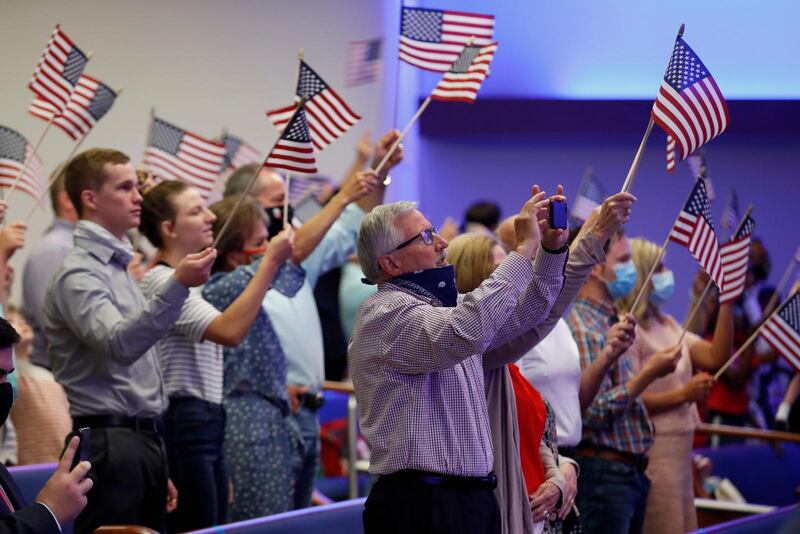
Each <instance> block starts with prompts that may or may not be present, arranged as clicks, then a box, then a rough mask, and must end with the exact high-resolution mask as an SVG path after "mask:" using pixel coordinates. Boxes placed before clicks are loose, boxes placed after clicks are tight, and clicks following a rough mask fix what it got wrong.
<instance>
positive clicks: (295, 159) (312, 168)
mask: <svg viewBox="0 0 800 534" xmlns="http://www.w3.org/2000/svg"><path fill="white" fill-rule="evenodd" d="M264 166H265V167H269V168H271V169H285V170H287V171H291V172H296V173H300V174H316V173H317V160H316V158H315V157H314V147H313V146H312V144H311V135H310V134H309V128H308V122H307V121H306V114H305V109H304V108H303V107H298V108H297V109H296V110H295V112H294V115H293V116H292V118H291V119H290V120H289V123H288V124H287V125H286V128H284V130H283V133H282V134H281V137H280V139H278V142H277V143H276V144H275V147H274V148H273V149H272V152H270V154H269V156H267V160H266V162H265V164H264ZM287 197H288V192H287Z"/></svg>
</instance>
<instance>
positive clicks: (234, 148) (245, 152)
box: [222, 134, 263, 170]
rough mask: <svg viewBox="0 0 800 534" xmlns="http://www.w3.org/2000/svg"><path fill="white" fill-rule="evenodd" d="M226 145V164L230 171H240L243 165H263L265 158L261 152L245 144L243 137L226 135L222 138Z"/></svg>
mask: <svg viewBox="0 0 800 534" xmlns="http://www.w3.org/2000/svg"><path fill="white" fill-rule="evenodd" d="M222 142H223V144H224V145H225V163H226V165H227V166H228V168H230V169H234V170H235V169H238V168H239V167H241V166H243V165H249V164H251V163H261V162H262V161H263V158H262V156H261V152H260V151H259V150H258V149H257V148H255V147H253V146H251V145H249V144H248V143H247V142H245V140H244V139H242V138H241V137H237V136H235V135H231V134H225V135H224V136H223V137H222Z"/></svg>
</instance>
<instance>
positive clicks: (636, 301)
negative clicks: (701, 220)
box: [630, 177, 700, 313]
mask: <svg viewBox="0 0 800 534" xmlns="http://www.w3.org/2000/svg"><path fill="white" fill-rule="evenodd" d="M697 179H698V180H699V179H700V178H699V177H698V178H697ZM692 191H694V185H692V188H691V189H690V190H689V195H688V196H687V197H686V200H684V201H683V204H681V209H683V206H685V205H686V203H687V202H688V201H689V199H690V198H691V196H692ZM678 217H680V212H678ZM678 217H676V218H675V221H676V222H677V220H678ZM674 227H675V222H673V223H672V226H670V227H669V232H668V233H667V238H666V239H665V240H664V244H663V245H661V248H660V249H659V251H658V257H657V258H656V261H655V262H653V266H652V267H651V268H650V272H649V273H647V278H645V279H644V283H643V284H642V288H641V289H640V290H639V294H638V295H636V298H635V299H634V301H633V304H632V305H631V309H630V312H631V313H633V310H635V309H636V306H637V305H638V304H639V301H640V300H641V299H642V295H644V291H645V289H646V288H647V284H649V283H650V279H651V278H653V274H655V272H656V268H657V267H658V264H659V263H660V262H661V259H662V258H663V257H664V253H665V252H666V251H667V245H668V244H669V236H670V234H671V233H672V229H673V228H674Z"/></svg>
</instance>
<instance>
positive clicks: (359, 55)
mask: <svg viewBox="0 0 800 534" xmlns="http://www.w3.org/2000/svg"><path fill="white" fill-rule="evenodd" d="M382 49H383V39H380V38H378V39H369V40H363V41H350V43H348V45H347V58H346V60H345V67H344V86H345V87H356V86H358V85H364V84H367V83H372V82H374V81H375V80H377V79H378V76H379V75H380V72H381V56H382Z"/></svg>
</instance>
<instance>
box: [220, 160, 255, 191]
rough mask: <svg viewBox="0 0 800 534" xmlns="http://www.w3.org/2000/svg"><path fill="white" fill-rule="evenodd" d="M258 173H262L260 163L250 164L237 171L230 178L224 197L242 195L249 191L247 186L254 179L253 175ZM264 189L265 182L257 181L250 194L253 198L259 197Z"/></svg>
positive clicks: (226, 184)
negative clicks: (246, 190)
mask: <svg viewBox="0 0 800 534" xmlns="http://www.w3.org/2000/svg"><path fill="white" fill-rule="evenodd" d="M256 172H259V173H260V172H261V166H260V165H259V164H258V163H249V164H247V165H242V166H241V167H239V168H238V169H236V170H235V171H234V172H233V174H231V175H230V176H229V177H228V181H227V182H226V183H225V194H224V196H226V197H229V196H231V195H241V194H242V193H243V192H244V190H245V189H247V184H249V183H250V180H252V179H253V174H255V173H256ZM263 189H264V184H263V182H262V181H261V180H256V182H255V183H254V184H253V187H252V188H251V189H250V191H249V192H248V194H249V195H250V196H251V197H257V196H258V195H259V194H261V191H263Z"/></svg>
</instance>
